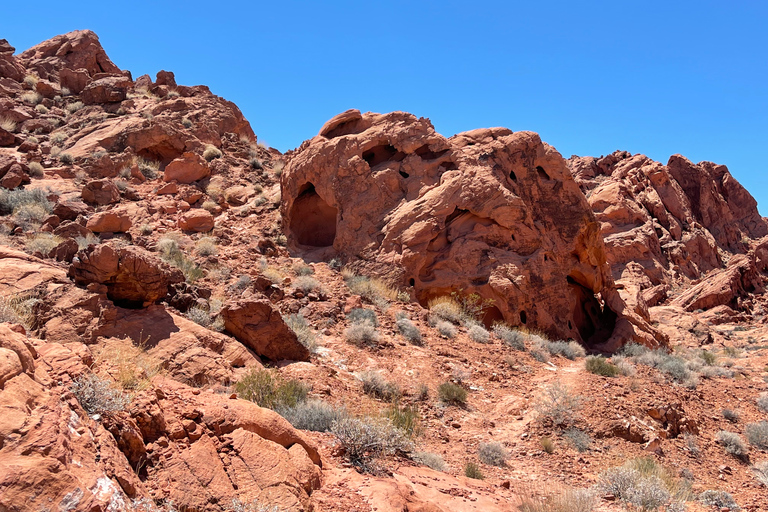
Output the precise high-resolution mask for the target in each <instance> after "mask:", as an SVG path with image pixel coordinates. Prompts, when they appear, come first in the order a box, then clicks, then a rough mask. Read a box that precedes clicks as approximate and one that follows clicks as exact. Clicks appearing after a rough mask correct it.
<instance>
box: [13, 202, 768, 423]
mask: <svg viewBox="0 0 768 512" xmlns="http://www.w3.org/2000/svg"><path fill="white" fill-rule="evenodd" d="M0 197H2V196H0ZM0 202H2V200H0ZM757 408H758V409H760V410H761V411H763V412H768V393H760V395H759V396H758V397H757Z"/></svg>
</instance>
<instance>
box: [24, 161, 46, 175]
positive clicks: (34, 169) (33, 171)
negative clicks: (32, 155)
mask: <svg viewBox="0 0 768 512" xmlns="http://www.w3.org/2000/svg"><path fill="white" fill-rule="evenodd" d="M27 167H29V175H30V176H32V177H33V178H42V177H43V176H45V170H44V169H43V165H42V164H41V163H40V162H30V163H29V165H28V166H27Z"/></svg>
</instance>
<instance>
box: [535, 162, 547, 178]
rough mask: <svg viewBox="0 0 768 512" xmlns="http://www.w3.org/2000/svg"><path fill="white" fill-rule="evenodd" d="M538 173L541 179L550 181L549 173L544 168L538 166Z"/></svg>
mask: <svg viewBox="0 0 768 512" xmlns="http://www.w3.org/2000/svg"><path fill="white" fill-rule="evenodd" d="M536 172H537V173H539V178H542V179H545V180H548V179H550V177H549V174H547V171H545V170H544V168H543V167H542V166H540V165H537V166H536Z"/></svg>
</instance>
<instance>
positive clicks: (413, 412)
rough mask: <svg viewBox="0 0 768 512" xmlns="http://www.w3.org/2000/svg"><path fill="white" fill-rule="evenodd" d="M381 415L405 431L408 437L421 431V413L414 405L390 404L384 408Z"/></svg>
mask: <svg viewBox="0 0 768 512" xmlns="http://www.w3.org/2000/svg"><path fill="white" fill-rule="evenodd" d="M383 416H384V417H385V418H387V419H389V421H391V422H392V425H394V426H395V427H397V428H399V429H400V430H402V431H403V432H405V434H406V435H408V437H414V436H417V435H419V434H420V433H421V414H419V410H418V409H417V408H416V407H413V406H410V405H406V406H401V405H399V404H392V405H391V406H390V407H387V408H386V409H385V410H384V413H383Z"/></svg>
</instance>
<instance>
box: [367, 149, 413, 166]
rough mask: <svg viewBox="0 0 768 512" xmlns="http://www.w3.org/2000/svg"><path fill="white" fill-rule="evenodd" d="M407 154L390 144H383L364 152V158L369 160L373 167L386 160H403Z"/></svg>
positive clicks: (369, 164)
mask: <svg viewBox="0 0 768 512" xmlns="http://www.w3.org/2000/svg"><path fill="white" fill-rule="evenodd" d="M405 156H406V155H405V153H403V152H402V151H398V150H397V149H396V148H395V147H394V146H391V145H389V144H381V145H379V146H375V147H373V148H371V149H369V150H368V151H364V152H363V160H365V161H366V162H368V167H370V168H371V169H373V168H374V167H376V166H377V165H379V164H383V163H384V162H401V161H402V160H403V159H404V158H405Z"/></svg>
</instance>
